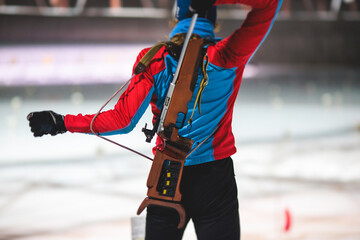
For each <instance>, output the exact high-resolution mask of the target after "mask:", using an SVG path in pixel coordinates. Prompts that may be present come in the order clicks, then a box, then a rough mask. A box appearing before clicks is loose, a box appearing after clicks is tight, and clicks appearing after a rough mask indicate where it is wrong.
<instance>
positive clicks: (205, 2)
mask: <svg viewBox="0 0 360 240" xmlns="http://www.w3.org/2000/svg"><path fill="white" fill-rule="evenodd" d="M215 1H216V0H191V3H190V6H189V12H190V14H191V15H192V14H194V13H197V14H199V17H206V15H207V11H208V10H209V9H210V8H211V7H212V6H213V5H214V3H215Z"/></svg>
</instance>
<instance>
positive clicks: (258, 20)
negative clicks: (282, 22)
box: [208, 0, 282, 68]
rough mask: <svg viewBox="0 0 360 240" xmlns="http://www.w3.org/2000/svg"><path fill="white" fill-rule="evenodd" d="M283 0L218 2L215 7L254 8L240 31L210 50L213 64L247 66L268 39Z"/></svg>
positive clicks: (221, 0) (230, 0)
mask: <svg viewBox="0 0 360 240" xmlns="http://www.w3.org/2000/svg"><path fill="white" fill-rule="evenodd" d="M281 3H282V0H217V1H216V2H215V5H222V4H245V5H249V6H251V7H252V10H251V11H250V12H249V14H248V15H247V17H246V19H245V21H244V22H243V24H242V25H241V27H240V28H239V29H237V30H236V31H235V32H233V33H232V34H231V35H230V36H228V37H227V38H225V39H224V40H222V41H220V42H219V43H217V44H216V45H215V46H214V47H213V48H209V51H208V54H209V57H210V58H211V59H212V62H213V63H214V64H216V65H219V66H221V67H228V68H229V67H236V66H239V65H246V64H247V62H248V61H249V59H250V58H251V56H252V55H253V53H254V52H255V51H256V49H257V48H258V47H259V46H260V45H261V43H262V41H263V40H264V39H265V38H266V36H267V34H268V32H269V31H270V29H271V26H272V24H273V22H274V20H275V17H276V14H277V12H278V11H279V9H280V6H281Z"/></svg>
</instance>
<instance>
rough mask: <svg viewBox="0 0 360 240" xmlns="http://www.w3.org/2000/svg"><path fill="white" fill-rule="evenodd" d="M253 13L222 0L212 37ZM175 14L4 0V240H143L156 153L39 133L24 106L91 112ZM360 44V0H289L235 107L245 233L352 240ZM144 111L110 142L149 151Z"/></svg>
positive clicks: (0, 99) (129, 0)
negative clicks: (132, 125)
mask: <svg viewBox="0 0 360 240" xmlns="http://www.w3.org/2000/svg"><path fill="white" fill-rule="evenodd" d="M248 11H249V8H248V7H246V6H242V5H238V6H221V7H219V11H218V22H219V24H220V31H219V32H218V33H217V35H218V36H219V37H226V36H228V35H229V34H231V33H232V32H233V31H234V30H235V29H237V28H238V27H239V26H240V25H241V23H242V21H243V20H244V18H245V17H246V14H247V12H248ZM173 12H174V1H170V0H136V1H135V0H110V1H95V0H0V113H1V117H0V239H1V240H5V239H9V240H10V239H11V240H35V239H36V240H38V239H39V240H42V239H44V240H45V239H46V240H49V239H50V240H52V239H65V240H75V239H76V240H78V239H107V240H111V239H137V240H139V239H142V236H141V232H142V231H143V225H142V224H143V223H144V216H145V214H144V213H143V214H142V215H141V216H140V217H135V216H136V214H135V213H136V210H137V208H138V206H139V204H140V203H141V201H142V200H143V198H144V197H145V195H146V179H147V175H148V172H149V169H150V166H151V162H150V161H149V160H146V159H145V158H141V157H139V156H137V155H134V154H133V153H131V152H127V151H125V150H123V149H121V148H119V147H117V146H115V145H113V144H110V143H108V142H105V141H102V140H100V139H98V138H96V137H94V136H90V135H86V134H71V133H66V134H63V135H59V136H56V137H51V136H45V137H42V138H34V137H33V136H32V135H31V133H30V129H29V127H28V122H27V120H26V116H27V114H28V113H29V112H31V111H39V110H53V111H55V112H58V113H61V114H67V113H70V114H77V113H95V112H97V111H98V110H99V108H100V107H101V106H102V105H103V104H104V103H105V102H106V100H107V99H108V98H109V97H110V96H111V95H112V94H113V92H115V91H116V90H117V89H118V88H119V87H120V86H121V85H122V84H123V83H124V82H125V81H126V80H127V79H128V78H129V77H130V75H131V70H132V65H133V63H134V61H135V59H136V56H137V53H138V52H139V51H140V50H141V49H142V48H144V47H148V46H152V45H154V44H155V43H156V42H158V41H160V40H165V39H167V35H168V33H169V32H170V29H171V28H170V27H169V22H170V21H171V19H172V16H173ZM359 43H360V1H358V0H284V4H283V6H282V9H281V12H280V13H279V15H278V18H277V21H276V23H275V24H274V26H273V29H272V31H271V33H270V34H269V36H268V38H267V39H266V41H265V42H264V43H263V45H262V46H261V48H260V49H259V50H258V51H257V53H256V54H255V56H254V58H253V59H252V61H251V62H250V64H249V65H248V66H247V68H246V71H245V74H244V79H243V83H242V87H241V88H240V92H239V96H238V99H237V103H236V107H235V111H234V123H233V130H234V133H235V137H236V141H237V149H238V152H237V153H236V154H235V155H234V156H233V158H234V163H235V172H236V178H237V183H238V191H239V201H240V216H241V228H242V230H241V231H242V239H249V240H251V239H277V240H278V239H291V240H297V239H299V240H300V239H301V240H305V239H306V240H319V239H320V240H322V239H326V240H335V239H337V240H359V239H360V191H359V190H360V46H359ZM114 103H115V102H111V103H110V104H109V108H110V107H111V106H112V105H113V104H114ZM150 121H151V114H150V112H149V110H148V111H147V112H146V113H145V115H144V117H143V118H142V120H141V121H140V123H139V124H138V125H137V127H136V128H135V130H134V131H133V132H132V133H130V134H129V135H122V136H113V137H112V139H113V140H115V141H117V142H119V143H122V144H125V145H126V144H127V145H128V146H132V147H134V148H135V149H137V150H139V151H140V152H142V153H144V154H146V155H148V156H151V148H152V145H151V144H147V143H146V142H145V137H144V136H143V134H142V133H141V128H142V127H143V126H144V125H145V123H150ZM131 223H133V224H131ZM132 226H133V227H132ZM184 239H190V240H191V239H196V236H195V233H194V229H193V226H192V224H190V225H189V226H188V228H187V229H186V232H185V236H184Z"/></svg>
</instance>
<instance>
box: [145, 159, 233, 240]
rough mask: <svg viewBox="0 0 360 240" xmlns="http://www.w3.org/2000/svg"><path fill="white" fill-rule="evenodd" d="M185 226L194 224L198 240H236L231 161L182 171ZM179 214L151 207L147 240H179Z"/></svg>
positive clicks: (147, 220) (164, 208)
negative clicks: (190, 222)
mask: <svg viewBox="0 0 360 240" xmlns="http://www.w3.org/2000/svg"><path fill="white" fill-rule="evenodd" d="M180 189H181V193H182V204H183V206H184V208H185V210H186V215H187V216H186V217H187V219H186V224H187V223H188V222H189V220H190V218H191V219H192V221H193V222H194V226H195V231H196V235H197V237H198V239H199V240H239V239H240V223H239V211H238V199H237V188H236V182H235V178H234V167H233V162H232V159H231V158H226V159H223V160H217V161H213V162H209V163H205V164H200V165H194V166H187V167H185V168H184V171H183V177H182V180H181V187H180ZM178 223H179V216H178V213H177V212H176V211H175V210H173V209H171V208H166V207H161V206H153V205H150V206H148V208H147V216H146V237H145V239H146V240H178V239H181V238H182V236H183V233H184V230H185V228H184V229H177V225H178Z"/></svg>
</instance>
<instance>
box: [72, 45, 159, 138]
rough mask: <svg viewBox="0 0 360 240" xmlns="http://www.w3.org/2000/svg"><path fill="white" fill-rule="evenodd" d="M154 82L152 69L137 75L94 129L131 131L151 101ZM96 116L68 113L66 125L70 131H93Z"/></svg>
mask: <svg viewBox="0 0 360 240" xmlns="http://www.w3.org/2000/svg"><path fill="white" fill-rule="evenodd" d="M147 50H148V49H145V50H143V51H142V52H141V53H140V54H139V56H138V58H137V61H136V63H137V62H138V61H139V60H140V59H141V57H142V56H143V55H144V54H145V53H146V51H147ZM136 63H135V65H136ZM135 65H134V66H135ZM153 84H154V80H153V77H152V74H151V73H150V71H144V72H143V73H141V74H138V75H136V76H135V77H134V78H133V79H132V80H131V82H130V84H129V86H128V87H127V89H126V90H125V92H124V93H123V94H121V96H120V98H119V100H118V102H117V103H116V105H115V106H114V108H113V109H111V110H108V111H104V112H102V113H100V114H99V115H98V116H97V118H96V120H95V121H94V123H93V129H94V131H95V132H97V133H105V134H121V133H127V132H130V131H131V130H132V129H133V128H134V127H135V125H136V123H137V122H138V121H139V119H140V117H141V116H142V115H143V113H144V112H145V110H146V108H147V107H148V105H149V103H150V100H151V97H152V93H153ZM94 116H95V114H89V115H82V114H78V115H71V114H68V115H66V116H65V127H66V129H67V130H68V131H70V132H81V133H91V130H90V123H91V121H92V119H93V117H94Z"/></svg>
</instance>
